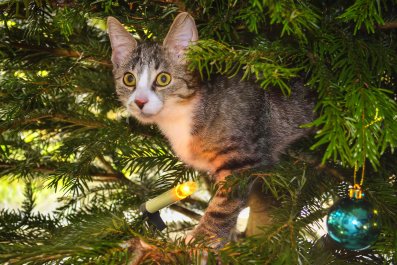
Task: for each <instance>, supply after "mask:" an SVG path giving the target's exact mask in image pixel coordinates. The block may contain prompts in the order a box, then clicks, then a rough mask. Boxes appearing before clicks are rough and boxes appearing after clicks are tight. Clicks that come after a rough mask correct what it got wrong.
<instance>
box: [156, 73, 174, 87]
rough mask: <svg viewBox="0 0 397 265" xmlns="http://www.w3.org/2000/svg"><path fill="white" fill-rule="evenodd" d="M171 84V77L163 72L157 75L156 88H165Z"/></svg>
mask: <svg viewBox="0 0 397 265" xmlns="http://www.w3.org/2000/svg"><path fill="white" fill-rule="evenodd" d="M170 82H171V75H170V74H168V73H165V72H162V73H159V74H158V75H157V77H156V85H157V86H166V85H168V84H169V83H170Z"/></svg>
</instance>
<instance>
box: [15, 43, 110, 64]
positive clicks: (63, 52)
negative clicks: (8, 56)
mask: <svg viewBox="0 0 397 265" xmlns="http://www.w3.org/2000/svg"><path fill="white" fill-rule="evenodd" d="M11 45H12V46H14V47H16V48H19V49H23V50H30V51H38V52H46V53H49V54H51V55H53V56H58V57H69V58H77V59H79V60H82V59H84V60H87V61H90V62H94V63H97V64H100V65H103V66H106V67H109V68H111V67H112V63H111V62H110V61H109V60H100V61H98V60H96V59H95V58H94V57H91V56H88V57H84V53H83V52H79V51H73V50H67V49H61V48H48V47H42V46H31V45H26V44H23V43H11Z"/></svg>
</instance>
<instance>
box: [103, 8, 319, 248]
mask: <svg viewBox="0 0 397 265" xmlns="http://www.w3.org/2000/svg"><path fill="white" fill-rule="evenodd" d="M108 32H109V36H110V41H111V46H112V63H113V74H114V79H115V84H116V91H117V94H118V96H119V99H120V101H121V102H122V103H123V105H124V106H125V107H126V108H127V110H128V112H129V113H130V114H131V115H133V116H134V117H135V118H136V119H137V120H139V121H141V122H142V123H154V124H156V125H157V126H158V127H159V128H160V130H161V131H162V133H163V134H164V135H165V137H167V139H168V140H169V142H170V143H171V146H172V148H173V150H174V152H175V154H176V155H177V156H178V157H179V158H180V159H181V160H182V161H183V162H185V163H186V164H188V165H190V166H192V167H193V168H195V169H197V170H201V171H206V172H210V173H211V174H212V175H213V176H214V179H215V181H216V182H220V181H223V180H224V179H225V178H226V177H227V176H229V175H230V174H236V173H239V172H242V171H243V170H246V169H255V168H258V167H262V166H269V165H272V164H274V163H276V162H277V159H278V156H279V155H280V153H281V152H282V151H283V150H284V149H285V148H286V147H287V145H288V144H290V143H291V142H293V141H295V140H297V139H298V138H300V137H302V136H303V135H305V134H306V133H307V130H304V129H300V128H299V125H302V124H305V123H308V122H310V121H312V119H313V107H314V105H313V102H312V101H311V100H309V99H308V98H307V91H306V89H305V88H304V87H303V85H302V83H301V82H299V81H297V82H295V83H294V84H293V94H292V96H291V97H289V98H287V97H285V96H283V95H282V94H281V93H280V92H279V91H278V89H272V90H269V91H265V90H264V89H262V88H261V87H260V86H259V85H258V84H257V83H255V82H253V81H252V80H241V76H237V77H234V78H227V77H224V76H214V77H213V78H212V79H211V80H210V81H202V80H201V79H200V77H199V75H197V74H196V73H193V72H189V71H188V70H187V62H186V60H185V57H184V56H185V51H186V49H187V47H188V46H189V45H190V44H192V43H193V44H194V42H195V41H197V40H198V33H197V28H196V25H195V22H194V19H193V18H192V17H191V16H190V15H189V14H188V13H181V14H179V15H178V16H177V17H176V18H175V20H174V22H173V24H172V25H171V28H170V30H169V32H168V34H167V36H166V37H165V39H164V42H163V44H162V45H160V44H157V43H137V42H136V40H135V39H134V38H133V37H132V36H131V35H130V33H128V32H127V31H126V30H125V29H124V27H123V26H122V25H121V24H120V23H119V22H118V21H117V20H116V19H115V18H112V17H109V18H108ZM245 204H246V198H233V197H230V196H227V192H225V191H224V190H219V191H218V192H217V193H216V195H215V196H214V198H213V199H212V200H211V202H210V204H209V206H208V208H207V210H206V212H205V214H204V216H203V218H202V219H201V221H200V222H199V224H198V226H197V227H196V229H195V231H194V233H193V236H202V235H206V236H209V237H212V238H217V239H225V238H227V237H228V235H229V233H230V231H231V229H232V228H234V226H235V224H236V220H237V216H238V214H239V211H240V210H241V209H242V208H243V207H245ZM218 242H219V243H218V244H217V245H216V247H219V246H221V245H222V242H224V241H218Z"/></svg>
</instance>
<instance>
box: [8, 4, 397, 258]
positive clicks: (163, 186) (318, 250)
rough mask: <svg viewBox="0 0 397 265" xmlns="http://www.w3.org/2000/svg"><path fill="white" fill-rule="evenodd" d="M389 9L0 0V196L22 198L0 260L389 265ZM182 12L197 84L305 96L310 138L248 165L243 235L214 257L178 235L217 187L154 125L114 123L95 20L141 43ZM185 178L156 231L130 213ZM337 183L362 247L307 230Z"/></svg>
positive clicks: (395, 169)
mask: <svg viewBox="0 0 397 265" xmlns="http://www.w3.org/2000/svg"><path fill="white" fill-rule="evenodd" d="M396 4H397V1H396V0H384V1H371V0H356V1H292V0H281V1H271V0H262V1H259V0H250V1H232V0H227V1H226V0H224V1H211V0H199V1H190V0H185V1H183V0H156V1H122V0H116V1H111V0H97V1H68V0H65V1H60V0H59V1H48V0H47V1H44V0H35V1H25V0H24V1H21V0H5V1H1V2H0V58H1V60H0V102H1V104H0V132H1V137H0V147H1V148H0V176H1V179H2V182H1V185H2V189H1V190H2V191H3V192H4V193H7V192H8V190H10V189H11V187H12V185H14V184H13V183H15V182H16V181H18V183H22V184H23V186H24V194H23V202H22V203H21V204H20V205H19V208H18V209H10V208H8V207H6V205H5V204H4V203H2V202H1V201H0V206H1V207H0V262H1V263H2V264H200V262H202V261H204V260H205V261H206V262H207V264H217V263H218V262H221V263H222V264H244V263H249V264H394V263H396V262H397V254H396V251H395V250H396V248H397V232H396V231H397V229H396V224H397V196H396V194H397V193H396V192H397V179H396V173H397V159H396V155H395V153H393V149H394V148H395V146H396V145H397V104H396V92H397V88H396V86H397V41H396V38H397V17H396V14H397V5H396ZM182 11H185V12H189V13H190V14H191V15H192V16H193V17H194V19H195V20H196V23H197V26H198V31H199V37H200V38H199V39H200V40H199V41H198V42H197V43H196V45H194V46H191V47H190V48H189V51H188V60H189V63H190V67H191V69H192V70H197V71H198V72H199V73H200V74H201V78H202V79H208V78H210V76H211V75H212V74H221V75H225V76H233V75H236V74H237V73H239V72H240V73H242V76H243V78H253V79H255V80H256V81H257V82H258V84H260V86H261V87H263V89H265V90H280V91H281V92H282V93H284V94H285V95H289V94H290V92H291V89H293V88H291V86H290V82H289V81H290V80H293V79H296V78H298V79H301V80H303V81H304V83H305V84H306V85H307V86H308V87H310V89H311V90H312V91H313V93H314V94H315V95H316V98H317V100H316V108H315V110H314V111H315V112H316V117H317V118H316V119H315V120H314V121H313V122H312V123H311V124H302V126H304V127H309V128H312V130H313V134H312V135H310V136H309V137H307V138H305V139H302V140H300V141H299V142H297V143H296V144H294V145H293V146H291V147H290V149H289V150H288V151H287V152H285V154H284V155H283V157H282V159H281V161H280V163H279V164H277V165H276V166H274V167H273V168H271V169H270V170H269V171H266V172H263V171H260V172H252V174H251V175H252V177H255V178H257V179H258V183H259V185H258V186H255V188H254V189H253V191H252V193H251V195H250V200H249V206H250V216H249V218H248V225H247V228H246V229H245V231H243V232H240V233H236V235H237V238H236V239H235V240H232V241H231V242H230V243H228V244H227V245H226V246H225V247H223V248H222V249H220V250H214V249H211V248H210V247H208V246H207V245H206V242H205V241H200V240H198V241H195V242H190V243H185V241H184V236H183V235H184V232H186V231H188V230H191V229H193V228H194V225H195V224H197V221H198V220H199V219H200V216H201V215H202V213H203V211H204V210H205V208H206V206H207V205H208V199H209V197H210V196H211V194H213V193H214V191H215V189H216V187H214V186H213V185H212V183H211V181H210V176H208V175H207V174H206V173H205V172H197V171H195V170H193V169H192V168H189V167H187V166H185V165H184V164H183V163H182V162H180V161H179V160H178V158H177V157H176V156H175V155H174V154H173V153H172V151H171V148H170V145H169V143H168V142H167V141H166V140H165V138H164V137H163V136H162V135H161V133H160V131H159V130H158V129H157V128H156V127H153V126H147V125H142V124H139V123H138V122H137V121H135V120H134V119H133V118H130V117H128V115H127V114H126V112H125V111H124V109H123V108H122V107H121V104H120V102H119V101H118V100H117V97H116V94H115V90H114V83H113V77H112V64H111V62H110V57H111V49H110V42H109V38H108V35H107V32H106V19H107V17H108V16H113V17H116V18H117V19H119V20H120V21H121V22H122V23H123V24H124V26H125V27H126V29H127V30H128V31H130V32H131V34H133V36H134V37H135V38H137V39H140V40H141V41H157V42H161V41H162V40H163V38H164V37H165V34H166V33H167V31H168V28H169V26H170V25H171V23H172V21H173V19H174V18H175V16H176V15H177V14H178V13H180V12H182ZM242 93H243V91H242ZM220 133H221V132H220ZM190 180H194V181H196V182H197V183H199V189H200V190H201V193H202V194H203V193H204V191H205V190H207V193H208V194H207V193H204V195H203V196H198V195H194V196H192V197H190V198H187V199H185V200H183V201H180V202H178V203H176V204H173V205H171V206H170V207H169V209H168V211H169V212H171V214H172V215H171V218H170V219H171V221H168V222H167V228H166V229H165V230H164V231H161V232H160V231H159V230H156V229H154V228H153V226H151V225H149V224H148V223H147V221H146V220H145V219H144V218H143V217H142V213H141V210H140V206H141V205H142V204H143V203H145V202H146V201H147V200H149V199H150V198H153V197H156V196H158V195H160V194H162V193H163V192H165V191H167V190H169V189H171V188H173V187H175V186H176V185H177V184H180V183H183V182H186V181H190ZM241 181H242V180H240V179H235V178H230V179H229V180H228V183H227V184H228V185H231V186H238V185H240V184H241ZM229 182H230V183H229ZM351 184H356V185H359V186H360V188H362V192H363V193H364V194H365V195H364V196H365V198H366V200H368V201H369V202H370V203H371V205H373V207H374V208H375V209H376V211H377V213H378V215H379V220H378V221H377V222H378V223H379V227H381V228H380V233H379V235H377V236H376V242H374V243H373V244H372V242H371V244H372V245H371V246H370V247H369V248H366V249H364V250H351V249H348V248H345V247H343V246H341V245H338V244H337V243H335V242H334V241H333V240H332V239H330V237H329V236H328V235H326V233H325V232H321V230H322V229H323V227H324V220H325V218H326V217H327V215H328V212H329V209H330V207H331V205H332V204H335V203H336V202H337V201H338V199H339V198H344V197H346V196H347V191H348V187H349V185H351ZM43 190H47V191H46V193H45V194H46V195H45V196H49V193H55V192H56V193H57V194H58V195H59V194H60V195H59V198H58V201H57V203H56V207H55V209H54V210H53V211H51V212H50V213H43V212H40V211H38V210H37V209H36V208H37V205H38V202H37V198H38V197H37V194H39V193H40V192H42V191H43ZM360 191H361V190H360ZM205 195H207V197H206V196H205ZM4 196H5V194H0V198H4ZM45 200H47V199H45ZM46 203H48V202H47V201H45V202H41V204H44V205H46ZM176 213H179V214H181V215H183V216H185V217H186V218H182V219H181V218H174V217H175V216H176ZM162 215H164V212H162Z"/></svg>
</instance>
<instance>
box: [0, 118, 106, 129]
mask: <svg viewBox="0 0 397 265" xmlns="http://www.w3.org/2000/svg"><path fill="white" fill-rule="evenodd" d="M44 119H52V120H54V121H61V122H66V123H71V124H74V125H78V126H83V127H87V128H91V129H98V128H104V127H105V125H104V124H103V123H100V122H98V121H93V120H82V119H78V118H73V117H70V116H67V115H64V114H43V115H39V116H37V117H31V118H26V119H18V120H14V121H13V122H12V123H11V124H10V125H9V126H7V127H5V128H0V133H3V132H4V131H7V130H10V129H15V128H17V127H19V126H24V125H28V124H31V123H35V122H38V121H40V120H44Z"/></svg>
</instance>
